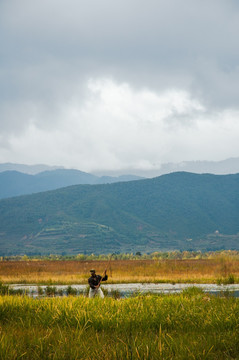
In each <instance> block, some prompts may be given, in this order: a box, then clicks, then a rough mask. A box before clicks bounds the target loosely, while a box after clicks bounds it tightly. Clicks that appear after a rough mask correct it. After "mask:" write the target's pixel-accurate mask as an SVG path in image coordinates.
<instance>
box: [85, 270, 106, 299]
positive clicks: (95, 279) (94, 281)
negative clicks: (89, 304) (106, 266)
mask: <svg viewBox="0 0 239 360" xmlns="http://www.w3.org/2000/svg"><path fill="white" fill-rule="evenodd" d="M90 273H91V277H90V278H89V279H88V283H89V285H90V292H89V297H90V298H93V297H95V296H99V297H100V298H102V299H103V298H104V294H103V291H102V290H101V289H100V284H101V281H106V280H108V276H107V275H106V270H105V273H104V277H102V276H100V275H96V273H95V270H94V269H92V270H90Z"/></svg>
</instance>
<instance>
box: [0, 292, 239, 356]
mask: <svg viewBox="0 0 239 360" xmlns="http://www.w3.org/2000/svg"><path fill="white" fill-rule="evenodd" d="M0 326H1V332H0V358H1V359H8V360H12V359H31V360H32V359H41V360H42V359H71V360H73V359H92V360H93V359H95V360H96V359H105V360H110V359H150V360H151V359H215V360H216V359H217V360H218V359H223V360H224V359H239V301H238V299H236V298H233V297H224V298H218V297H213V296H208V295H205V294H204V293H202V292H201V291H200V290H198V289H195V288H191V289H188V290H187V291H185V292H184V293H182V294H180V295H170V296H153V295H146V296H137V297H134V298H128V299H124V300H113V299H111V298H105V299H97V298H96V299H88V298H85V297H77V298H76V297H68V298H48V299H47V298H45V299H35V300H34V299H32V298H28V297H13V296H3V297H0Z"/></svg>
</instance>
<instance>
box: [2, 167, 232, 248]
mask: <svg viewBox="0 0 239 360" xmlns="http://www.w3.org/2000/svg"><path fill="white" fill-rule="evenodd" d="M173 249H179V250H219V249H237V250H238V249H239V174H235V175H209V174H203V175H198V174H192V173H185V172H179V173H172V174H168V175H162V176H160V177H157V178H153V179H145V180H138V181H130V182H120V183H113V184H103V185H76V186H71V187H67V188H62V189H59V190H54V191H48V192H43V193H37V194H33V195H27V196H20V197H16V198H9V199H4V200H1V201H0V254H1V255H6V254H24V253H25V254H36V253H38V254H46V253H47V254H49V253H57V254H61V253H71V254H76V253H83V252H85V253H96V254H97V253H107V252H108V253H110V252H113V251H120V252H132V251H133V252H134V251H142V252H152V251H156V250H161V251H166V250H173Z"/></svg>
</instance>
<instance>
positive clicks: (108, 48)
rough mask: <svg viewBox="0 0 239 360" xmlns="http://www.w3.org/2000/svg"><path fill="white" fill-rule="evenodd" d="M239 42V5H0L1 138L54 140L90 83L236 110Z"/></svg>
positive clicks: (172, 1)
mask: <svg viewBox="0 0 239 360" xmlns="http://www.w3.org/2000/svg"><path fill="white" fill-rule="evenodd" d="M238 33H239V3H238V1H237V0H207V1H203V0H167V1H164V0H148V1H145V0H130V1H126V0H122V1H118V2H115V1H112V0H101V1H98V0H92V1H83V0H68V1H65V0H41V1H39V0H36V1H32V0H21V1H19V0H8V1H2V2H0V43H1V49H0V94H1V97H0V125H1V135H2V136H3V134H4V136H5V137H6V136H7V134H9V135H12V134H19V135H20V134H21V133H24V132H25V131H27V129H28V128H29V126H30V125H31V124H34V125H35V126H36V127H38V128H39V129H42V130H43V129H46V130H48V131H54V128H56V127H57V126H58V125H59V126H60V125H61V123H62V122H63V121H67V119H65V120H64V111H65V110H64V107H65V106H67V104H68V103H71V102H72V99H75V101H76V102H77V103H78V105H79V106H80V104H82V106H83V105H84V104H85V103H86V102H87V101H88V96H89V91H88V90H87V81H88V80H89V78H96V79H97V78H111V79H114V80H115V82H116V83H122V82H126V83H128V84H130V86H131V88H132V89H135V91H137V90H138V89H142V88H147V89H151V90H152V91H154V92H156V93H163V92H165V91H167V90H168V89H179V90H185V91H187V92H188V93H190V94H191V96H192V97H193V98H195V99H198V101H200V102H201V103H202V104H204V105H205V106H206V107H207V109H208V111H210V112H213V111H223V110H225V109H228V108H229V109H230V108H232V109H237V108H238V94H239V70H238V66H239V65H238V56H239V49H238ZM190 116H192V117H190ZM195 116H197V111H196V110H195V109H194V110H193V112H192V113H190V114H185V115H181V114H177V113H175V114H173V115H172V116H169V117H168V119H167V120H165V121H167V124H169V125H170V127H171V128H173V126H177V127H178V126H180V125H182V126H183V125H185V124H186V125H187V124H189V125H190V124H191V122H192V121H193V120H192V118H193V117H195ZM5 141H7V139H6V138H5ZM169 160H170V159H169Z"/></svg>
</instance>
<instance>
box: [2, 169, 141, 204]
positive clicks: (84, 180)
mask: <svg viewBox="0 0 239 360" xmlns="http://www.w3.org/2000/svg"><path fill="white" fill-rule="evenodd" d="M139 179H142V178H140V177H139V176H135V175H124V176H118V177H111V176H102V177H98V176H95V175H92V174H88V173H85V172H82V171H79V170H67V169H57V170H55V169H52V170H50V171H44V172H40V173H37V174H35V175H29V174H24V173H22V172H18V171H4V172H0V199H3V198H7V197H13V196H19V195H26V194H33V193H37V192H42V191H48V190H54V189H59V188H62V187H66V186H70V185H77V184H91V185H93V184H105V183H113V182H118V181H131V180H139Z"/></svg>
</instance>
